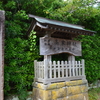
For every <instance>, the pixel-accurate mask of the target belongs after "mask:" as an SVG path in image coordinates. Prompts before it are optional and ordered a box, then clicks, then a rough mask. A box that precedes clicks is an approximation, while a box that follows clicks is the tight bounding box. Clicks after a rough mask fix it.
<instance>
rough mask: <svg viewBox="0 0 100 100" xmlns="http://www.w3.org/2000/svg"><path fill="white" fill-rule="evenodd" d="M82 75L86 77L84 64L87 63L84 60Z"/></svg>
mask: <svg viewBox="0 0 100 100" xmlns="http://www.w3.org/2000/svg"><path fill="white" fill-rule="evenodd" d="M81 62H82V75H83V76H84V75H85V65H84V63H85V61H84V59H82V61H81Z"/></svg>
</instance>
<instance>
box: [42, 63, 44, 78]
mask: <svg viewBox="0 0 100 100" xmlns="http://www.w3.org/2000/svg"><path fill="white" fill-rule="evenodd" d="M42 78H43V79H44V61H42Z"/></svg>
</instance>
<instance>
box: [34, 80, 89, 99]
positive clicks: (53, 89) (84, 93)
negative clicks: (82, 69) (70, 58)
mask: <svg viewBox="0 0 100 100" xmlns="http://www.w3.org/2000/svg"><path fill="white" fill-rule="evenodd" d="M33 100H88V82H87V80H76V81H69V82H59V83H51V84H47V85H44V84H42V83H37V82H35V83H34V87H33Z"/></svg>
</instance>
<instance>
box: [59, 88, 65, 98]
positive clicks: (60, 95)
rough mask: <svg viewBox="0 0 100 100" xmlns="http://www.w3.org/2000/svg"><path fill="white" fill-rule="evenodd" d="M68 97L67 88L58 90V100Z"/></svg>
mask: <svg viewBox="0 0 100 100" xmlns="http://www.w3.org/2000/svg"><path fill="white" fill-rule="evenodd" d="M66 96H67V88H60V89H58V90H57V98H64V97H66Z"/></svg>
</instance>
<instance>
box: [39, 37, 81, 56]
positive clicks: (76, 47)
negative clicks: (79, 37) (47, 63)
mask: <svg viewBox="0 0 100 100" xmlns="http://www.w3.org/2000/svg"><path fill="white" fill-rule="evenodd" d="M59 53H69V54H72V55H74V56H81V42H79V41H74V40H66V39H58V38H51V37H42V38H40V55H54V54H59Z"/></svg>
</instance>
